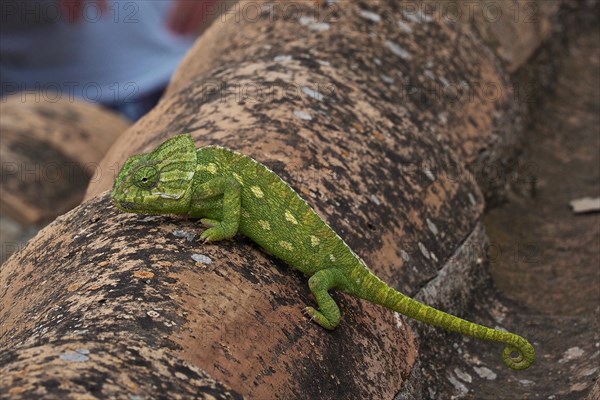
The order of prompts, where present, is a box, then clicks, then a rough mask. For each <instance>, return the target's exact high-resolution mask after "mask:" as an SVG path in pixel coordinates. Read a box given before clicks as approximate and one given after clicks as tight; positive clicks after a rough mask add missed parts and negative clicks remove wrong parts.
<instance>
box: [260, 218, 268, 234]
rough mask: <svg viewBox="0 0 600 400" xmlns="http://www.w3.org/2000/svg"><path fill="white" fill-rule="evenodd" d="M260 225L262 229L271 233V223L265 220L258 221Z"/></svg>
mask: <svg viewBox="0 0 600 400" xmlns="http://www.w3.org/2000/svg"><path fill="white" fill-rule="evenodd" d="M258 224H259V225H260V227H261V228H263V229H264V230H265V231H269V230H271V224H269V221H265V220H264V219H261V220H260V221H258Z"/></svg>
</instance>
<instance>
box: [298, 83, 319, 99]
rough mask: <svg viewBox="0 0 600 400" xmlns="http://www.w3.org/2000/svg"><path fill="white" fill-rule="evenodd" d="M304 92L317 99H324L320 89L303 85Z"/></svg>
mask: <svg viewBox="0 0 600 400" xmlns="http://www.w3.org/2000/svg"><path fill="white" fill-rule="evenodd" d="M302 92H303V93H304V94H306V95H307V96H309V97H311V98H313V99H315V100H317V101H322V100H323V95H322V94H321V93H319V91H317V90H314V89H311V88H309V87H308V86H303V87H302Z"/></svg>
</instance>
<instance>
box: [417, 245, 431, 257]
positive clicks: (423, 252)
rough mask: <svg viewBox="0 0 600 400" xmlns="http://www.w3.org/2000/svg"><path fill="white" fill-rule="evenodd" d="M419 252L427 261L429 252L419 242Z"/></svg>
mask: <svg viewBox="0 0 600 400" xmlns="http://www.w3.org/2000/svg"><path fill="white" fill-rule="evenodd" d="M419 250H421V254H423V256H424V257H425V258H427V259H429V257H430V255H429V250H427V247H425V245H424V244H423V243H421V242H419Z"/></svg>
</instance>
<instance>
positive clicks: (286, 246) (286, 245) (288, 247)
mask: <svg viewBox="0 0 600 400" xmlns="http://www.w3.org/2000/svg"><path fill="white" fill-rule="evenodd" d="M279 245H280V246H281V247H283V248H284V249H286V250H289V251H292V250H294V246H292V244H291V243H290V242H286V241H285V240H282V241H280V242H279Z"/></svg>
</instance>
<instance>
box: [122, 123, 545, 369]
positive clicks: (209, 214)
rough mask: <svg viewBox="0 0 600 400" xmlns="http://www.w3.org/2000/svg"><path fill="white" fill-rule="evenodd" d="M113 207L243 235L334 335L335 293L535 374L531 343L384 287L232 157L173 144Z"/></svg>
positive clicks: (153, 157)
mask: <svg viewBox="0 0 600 400" xmlns="http://www.w3.org/2000/svg"><path fill="white" fill-rule="evenodd" d="M111 200H112V202H113V204H114V205H115V206H116V207H117V208H118V209H120V210H121V211H124V212H128V213H142V214H154V215H156V214H168V215H172V214H175V215H184V216H187V217H190V218H200V222H201V223H202V224H203V225H204V226H205V227H207V229H205V230H204V231H203V232H202V234H201V235H200V238H201V239H202V240H203V241H204V242H205V243H206V242H216V241H220V240H224V239H230V238H233V237H234V236H235V235H236V234H238V233H239V234H242V235H244V236H246V237H248V238H250V240H252V241H253V242H255V243H257V244H258V245H259V246H260V247H261V248H262V249H263V250H265V251H266V252H267V253H269V254H270V255H272V256H274V257H277V258H279V259H281V260H283V261H285V262H286V263H287V264H289V265H290V266H292V267H294V268H295V269H297V270H299V271H300V272H302V273H304V275H306V276H308V277H309V279H308V286H309V288H310V291H311V292H312V294H313V295H314V297H315V299H316V302H317V306H318V308H315V307H306V308H304V310H303V311H304V312H305V313H306V314H308V316H310V319H311V320H314V321H315V322H316V323H317V324H319V325H320V326H322V327H323V328H326V329H330V330H331V329H334V328H336V327H337V326H338V324H339V322H340V317H341V313H340V309H339V307H338V305H337V304H336V302H335V300H334V299H333V298H332V297H331V295H330V293H329V291H330V290H337V291H341V292H343V293H347V294H350V295H352V296H355V297H358V298H360V299H364V300H367V301H370V302H372V303H375V304H378V305H381V306H383V307H386V308H388V309H390V310H393V311H396V312H398V313H400V314H403V315H405V316H408V317H411V318H414V319H416V320H418V321H421V322H424V323H426V324H430V325H433V326H437V327H441V328H444V329H447V330H449V331H452V332H457V333H459V334H463V335H468V336H471V337H474V338H477V339H481V340H488V341H493V342H500V343H503V344H505V345H506V346H505V348H504V351H503V353H502V356H503V360H504V363H505V364H506V365H507V366H508V367H510V368H512V369H515V370H523V369H526V368H529V367H530V366H531V365H532V364H533V363H534V361H535V350H534V348H533V346H532V345H531V344H530V343H529V342H528V341H527V340H526V339H525V338H523V337H521V336H519V335H517V334H514V333H510V332H507V331H503V330H497V329H491V328H488V327H485V326H482V325H478V324H476V323H472V322H469V321H466V320H464V319H461V318H459V317H456V316H454V315H451V314H448V313H445V312H443V311H440V310H437V309H435V308H433V307H430V306H427V305H425V304H423V303H421V302H418V301H417V300H414V299H412V298H411V297H409V296H406V295H404V294H402V293H401V292H399V291H397V290H395V289H393V288H392V287H390V286H389V285H387V284H386V283H385V282H384V281H383V280H381V279H380V278H379V277H377V276H376V275H375V274H374V273H373V272H372V271H371V270H370V269H369V267H368V266H367V265H366V263H365V262H364V261H363V260H362V259H361V258H360V257H359V256H357V255H356V254H355V253H354V251H353V250H352V249H351V248H350V247H349V246H348V245H347V244H346V242H344V240H343V239H342V238H341V237H340V236H338V235H337V233H336V232H335V231H334V230H333V229H332V228H331V227H330V226H329V225H328V224H327V223H326V222H325V221H324V220H323V219H322V218H321V217H319V215H318V214H317V213H316V211H315V210H314V209H313V208H312V207H311V206H309V204H308V203H307V202H306V201H305V200H304V199H302V198H301V197H300V195H299V194H298V193H297V192H296V191H295V190H294V189H293V188H292V187H291V186H290V185H289V184H288V183H286V182H285V181H284V180H283V179H282V178H281V177H280V176H279V175H277V174H276V173H275V172H273V171H272V170H270V169H269V168H268V167H266V166H265V165H263V164H261V163H259V162H258V161H256V160H254V159H253V158H251V157H249V156H247V155H244V154H241V153H239V152H237V151H235V150H231V149H228V148H226V147H221V146H215V145H209V146H205V147H200V148H196V145H195V143H194V140H193V138H192V137H191V135H189V134H181V135H175V136H174V137H172V138H170V139H168V140H166V141H165V142H164V143H162V144H161V145H159V146H158V147H156V148H155V149H154V150H152V151H150V152H149V153H144V154H138V155H134V156H131V157H130V158H128V159H127V161H126V162H125V164H124V165H123V167H122V168H121V170H120V172H119V173H118V174H117V177H116V179H115V182H114V187H113V190H112V193H111Z"/></svg>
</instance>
